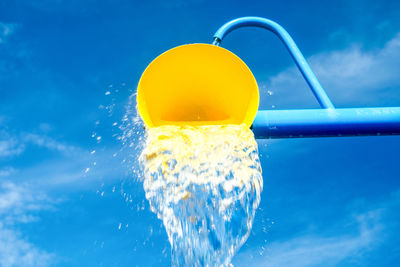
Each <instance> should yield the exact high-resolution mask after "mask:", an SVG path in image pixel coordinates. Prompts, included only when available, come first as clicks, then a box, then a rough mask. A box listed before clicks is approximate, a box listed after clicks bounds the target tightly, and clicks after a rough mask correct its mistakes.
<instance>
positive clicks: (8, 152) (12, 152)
mask: <svg viewBox="0 0 400 267" xmlns="http://www.w3.org/2000/svg"><path fill="white" fill-rule="evenodd" d="M24 149H25V146H24V145H23V144H21V143H19V142H18V141H17V139H16V138H14V137H10V138H7V139H6V140H0V157H10V156H16V155H19V154H21V153H22V152H23V151H24Z"/></svg>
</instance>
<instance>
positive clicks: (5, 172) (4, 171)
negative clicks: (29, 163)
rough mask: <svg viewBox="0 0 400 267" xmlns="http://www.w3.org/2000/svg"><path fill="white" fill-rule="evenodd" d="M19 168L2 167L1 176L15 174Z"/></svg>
mask: <svg viewBox="0 0 400 267" xmlns="http://www.w3.org/2000/svg"><path fill="white" fill-rule="evenodd" d="M16 171H17V170H16V169H14V168H13V167H4V168H2V169H0V177H7V176H10V175H11V174H14V173H15V172H16Z"/></svg>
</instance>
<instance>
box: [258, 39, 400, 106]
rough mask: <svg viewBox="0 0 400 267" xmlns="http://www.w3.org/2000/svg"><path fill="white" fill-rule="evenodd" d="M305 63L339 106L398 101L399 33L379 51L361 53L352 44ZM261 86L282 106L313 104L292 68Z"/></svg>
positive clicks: (295, 70) (356, 46)
mask: <svg viewBox="0 0 400 267" xmlns="http://www.w3.org/2000/svg"><path fill="white" fill-rule="evenodd" d="M308 61H309V63H310V65H311V67H312V69H313V70H314V72H315V74H316V76H317V77H318V78H319V80H320V82H321V84H322V85H323V87H324V88H325V89H326V91H327V93H328V95H329V96H330V97H331V98H332V100H333V102H335V103H337V104H339V105H343V104H348V103H357V104H366V105H374V104H375V103H377V102H379V101H382V102H385V99H386V100H387V101H393V99H392V97H396V96H397V99H399V98H400V97H399V93H398V92H399V90H400V79H399V75H398V72H399V71H398V70H399V69H400V33H398V34H397V35H396V36H395V37H394V38H392V39H391V40H390V41H388V42H387V43H385V44H384V45H383V46H382V47H381V48H379V49H375V50H372V51H364V50H363V49H362V48H361V46H360V45H357V44H354V45H351V46H350V47H349V48H347V49H344V50H338V51H329V52H323V53H319V54H317V55H314V56H311V57H310V58H308ZM261 84H262V86H261V87H262V88H265V90H272V91H273V92H274V96H273V97H272V98H274V99H276V100H277V102H278V103H282V105H289V106H291V107H297V106H299V105H300V106H305V105H309V104H310V103H312V104H316V101H315V100H313V99H312V95H311V93H309V91H310V90H309V89H308V87H307V85H306V83H305V81H304V80H303V78H302V77H301V75H300V74H299V71H298V70H297V68H295V67H291V68H289V69H287V70H285V71H283V72H281V73H279V74H278V75H276V76H274V77H272V78H271V79H269V81H267V82H266V83H261ZM391 89H394V90H395V93H393V90H392V91H390V90H391ZM264 95H266V92H264ZM269 100H271V98H270V99H269Z"/></svg>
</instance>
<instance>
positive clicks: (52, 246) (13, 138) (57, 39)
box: [0, 0, 400, 266]
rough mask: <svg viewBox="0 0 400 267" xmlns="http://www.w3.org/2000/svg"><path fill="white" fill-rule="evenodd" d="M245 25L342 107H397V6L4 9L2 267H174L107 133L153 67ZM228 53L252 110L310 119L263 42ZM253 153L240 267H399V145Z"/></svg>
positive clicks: (0, 16)
mask: <svg viewBox="0 0 400 267" xmlns="http://www.w3.org/2000/svg"><path fill="white" fill-rule="evenodd" d="M248 15H253V16H262V17H266V18H269V19H272V20H275V21H277V22H278V23H280V24H281V25H282V26H284V27H285V28H286V29H287V31H288V32H289V33H291V35H292V37H293V38H294V39H295V41H296V42H297V44H298V46H299V48H300V49H301V50H302V51H303V53H304V55H305V56H306V58H307V59H308V60H309V62H310V65H311V67H312V68H313V70H314V71H315V73H316V75H317V77H318V78H319V79H320V82H321V84H322V85H323V86H324V88H325V89H326V91H327V93H328V95H329V96H330V97H331V99H332V101H333V102H334V104H335V105H336V106H338V107H373V106H400V77H399V69H400V2H398V1H279V2H278V1H251V0H250V1H205V0H189V1H184V0H171V1H111V0H104V1H95V0H88V1H78V0H72V1H63V0H55V1H51V0H32V1H24V0H16V1H9V0H1V1H0V265H1V266H169V265H170V247H169V244H168V240H167V236H166V234H165V233H164V229H163V228H162V227H161V222H160V221H159V220H158V219H157V218H156V216H155V215H154V214H152V213H151V211H149V207H148V204H147V203H146V201H144V193H143V189H142V187H141V184H140V183H138V182H136V181H135V177H132V173H131V170H130V169H129V164H126V163H123V162H121V161H123V159H126V158H127V157H129V156H130V158H134V157H133V156H132V155H134V154H135V153H136V152H135V150H133V149H132V150H128V149H124V150H122V151H121V143H120V142H119V141H118V140H116V135H117V136H118V135H120V134H121V132H120V131H119V130H118V127H115V126H112V124H113V123H114V122H117V123H118V124H120V122H121V119H122V117H123V114H124V110H125V106H126V105H127V104H128V101H129V95H131V94H132V93H133V92H134V91H135V87H136V84H137V82H138V80H139V78H140V75H141V73H142V71H143V70H144V68H145V67H146V66H147V64H148V63H149V62H150V61H151V60H152V59H153V58H154V57H156V56H157V55H158V54H160V53H162V52H163V51H165V50H167V49H169V48H172V47H174V46H177V45H180V44H185V43H194V42H204V43H209V42H211V41H212V35H213V33H214V32H215V31H216V30H217V29H218V27H219V26H221V25H222V24H223V23H225V22H226V21H228V20H230V19H233V18H236V17H240V16H248ZM223 46H224V47H225V48H227V49H229V50H231V51H233V52H234V53H236V54H237V55H238V56H240V57H241V58H242V59H243V60H244V61H245V62H246V63H247V64H248V66H249V67H250V68H251V70H252V71H253V73H254V75H255V77H256V79H257V81H258V83H259V87H260V92H261V99H260V100H261V102H260V107H261V108H265V109H272V108H275V109H279V108H282V109H283V108H308V107H309V108H315V107H317V102H316V101H315V100H314V99H313V96H312V94H311V93H310V91H309V89H308V88H307V86H306V84H305V82H304V81H303V80H302V78H301V76H300V74H299V73H298V71H297V70H296V69H295V66H294V64H293V62H292V61H291V58H290V56H289V55H288V53H287V52H286V51H285V49H284V47H283V46H282V45H281V43H280V41H279V40H278V39H277V38H276V37H275V36H273V35H272V34H271V33H269V32H265V31H263V30H261V29H245V30H244V29H243V30H238V31H236V32H234V33H232V34H230V35H229V36H228V37H227V38H226V40H224V42H223ZM108 91H109V92H110V94H109V95H106V92H108ZM92 135H94V138H93V137H92ZM99 136H101V137H102V138H101V140H99V141H97V140H96V138H97V137H99ZM259 147H260V155H261V161H262V168H263V177H264V191H263V193H262V202H261V204H260V209H259V210H258V212H257V215H256V219H255V222H254V226H253V231H252V234H251V235H250V237H249V239H248V241H247V243H246V244H245V245H244V246H243V247H242V249H241V250H240V251H239V253H238V254H237V255H236V257H235V258H234V260H233V263H234V265H235V266H397V265H399V264H400V249H399V247H398V240H399V238H400V215H399V214H400V212H399V210H400V164H399V158H400V138H399V137H359V138H325V139H318V138H314V139H291V140H288V139H286V140H260V141H259ZM94 150H95V153H93V154H92V153H91V152H92V151H94ZM114 155H115V156H114ZM95 163H96V165H95ZM133 166H135V165H133ZM88 168H89V169H88ZM86 170H88V171H86Z"/></svg>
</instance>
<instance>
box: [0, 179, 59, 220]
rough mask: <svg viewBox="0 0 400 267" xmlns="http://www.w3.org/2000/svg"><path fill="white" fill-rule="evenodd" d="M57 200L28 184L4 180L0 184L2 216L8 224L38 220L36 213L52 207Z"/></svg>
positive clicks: (0, 213) (0, 216)
mask: <svg viewBox="0 0 400 267" xmlns="http://www.w3.org/2000/svg"><path fill="white" fill-rule="evenodd" d="M54 203H55V201H54V200H52V199H50V198H49V197H47V195H46V194H45V193H43V192H40V191H39V190H37V189H36V188H33V187H32V186H29V185H27V184H18V185H17V184H15V183H13V182H11V181H8V180H7V181H4V182H2V183H1V184H0V218H1V221H2V222H3V223H7V224H8V225H11V224H14V223H17V222H22V223H27V222H32V221H35V220H37V218H36V217H35V215H34V213H35V212H38V211H41V210H45V209H50V208H52V204H54Z"/></svg>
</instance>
